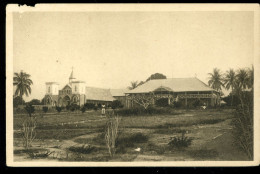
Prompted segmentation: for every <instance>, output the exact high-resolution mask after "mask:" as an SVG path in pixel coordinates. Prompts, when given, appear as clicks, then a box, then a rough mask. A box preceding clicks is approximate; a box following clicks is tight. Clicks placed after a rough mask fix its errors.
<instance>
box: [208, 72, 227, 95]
mask: <svg viewBox="0 0 260 174" xmlns="http://www.w3.org/2000/svg"><path fill="white" fill-rule="evenodd" d="M209 75H210V79H209V81H208V84H209V86H211V87H212V88H213V89H215V90H217V91H221V87H222V86H223V79H222V75H221V73H220V70H219V69H217V68H214V70H213V73H209Z"/></svg>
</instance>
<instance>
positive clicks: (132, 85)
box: [128, 81, 138, 90]
mask: <svg viewBox="0 0 260 174" xmlns="http://www.w3.org/2000/svg"><path fill="white" fill-rule="evenodd" d="M137 86H138V81H132V82H131V86H129V87H128V89H130V90H132V89H135V88H136V87H137Z"/></svg>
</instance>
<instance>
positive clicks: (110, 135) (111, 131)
mask: <svg viewBox="0 0 260 174" xmlns="http://www.w3.org/2000/svg"><path fill="white" fill-rule="evenodd" d="M108 114H109V115H108V116H107V118H108V120H107V125H106V133H105V140H106V145H107V148H108V152H109V155H110V156H111V157H112V156H114V154H115V151H116V150H115V146H116V140H117V136H118V126H119V122H120V119H119V117H118V115H116V116H115V114H114V112H108Z"/></svg>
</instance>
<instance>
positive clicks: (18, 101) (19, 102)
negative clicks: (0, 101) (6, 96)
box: [13, 96, 25, 108]
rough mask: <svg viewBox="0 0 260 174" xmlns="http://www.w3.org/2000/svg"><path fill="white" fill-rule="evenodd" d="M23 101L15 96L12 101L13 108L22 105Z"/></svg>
mask: <svg viewBox="0 0 260 174" xmlns="http://www.w3.org/2000/svg"><path fill="white" fill-rule="evenodd" d="M24 103H25V101H24V100H23V99H22V98H21V97H20V96H17V97H15V98H14V99H13V107H15V108H16V107H18V105H21V104H24Z"/></svg>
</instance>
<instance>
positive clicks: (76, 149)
mask: <svg viewBox="0 0 260 174" xmlns="http://www.w3.org/2000/svg"><path fill="white" fill-rule="evenodd" d="M69 150H70V151H72V152H75V153H83V154H89V153H91V152H94V151H97V148H95V147H93V146H90V145H82V146H79V147H75V146H71V147H69Z"/></svg>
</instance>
